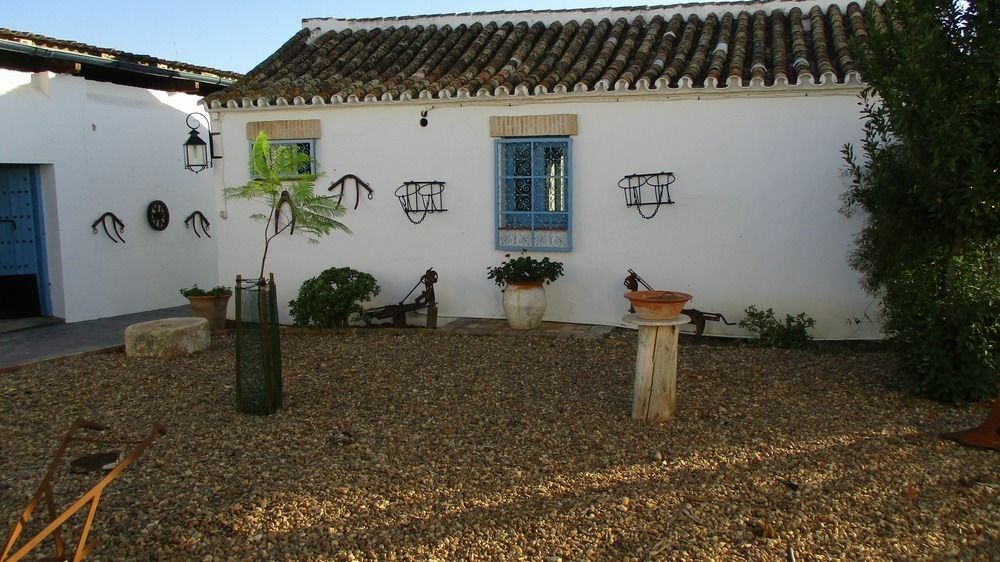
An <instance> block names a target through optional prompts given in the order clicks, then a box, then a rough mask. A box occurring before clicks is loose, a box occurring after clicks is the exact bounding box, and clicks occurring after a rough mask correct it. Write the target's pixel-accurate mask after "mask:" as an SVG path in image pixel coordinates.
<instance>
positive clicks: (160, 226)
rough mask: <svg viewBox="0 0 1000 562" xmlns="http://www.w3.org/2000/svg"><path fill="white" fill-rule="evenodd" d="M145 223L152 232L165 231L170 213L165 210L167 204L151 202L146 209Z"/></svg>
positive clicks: (158, 201) (157, 201)
mask: <svg viewBox="0 0 1000 562" xmlns="http://www.w3.org/2000/svg"><path fill="white" fill-rule="evenodd" d="M146 222H148V223H149V226H150V228H152V229H153V230H156V231H158V232H161V231H164V230H166V229H167V225H168V224H170V211H169V210H168V209H167V204H166V203H164V202H163V201H160V200H159V199H157V200H156V201H153V202H151V203H150V204H149V206H148V207H146Z"/></svg>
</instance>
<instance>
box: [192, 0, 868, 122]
mask: <svg viewBox="0 0 1000 562" xmlns="http://www.w3.org/2000/svg"><path fill="white" fill-rule="evenodd" d="M842 6H843V5H842V4H840V5H838V4H829V5H823V4H817V3H816V2H815V1H812V2H806V1H801V2H795V1H775V2H768V1H764V2H755V3H751V2H743V3H740V2H734V3H732V4H717V5H712V6H709V7H708V8H705V9H701V10H700V11H698V10H696V9H694V8H693V7H692V5H680V6H666V7H653V8H620V9H619V8H608V9H587V10H575V11H562V10H560V11H551V12H529V13H524V12H520V13H518V12H494V13H473V14H452V15H440V16H420V17H417V16H414V17H400V18H387V19H381V20H306V21H305V22H304V23H305V26H306V27H305V28H304V29H303V30H302V31H300V32H299V33H297V34H296V35H295V36H293V37H292V38H291V39H289V40H288V42H286V43H285V44H284V45H283V46H282V47H281V48H280V49H279V50H278V51H277V52H275V53H274V54H273V55H271V56H270V57H268V59H267V60H265V61H264V62H262V63H261V64H260V65H258V66H257V67H256V68H254V69H253V70H252V71H251V72H250V73H249V74H248V75H247V76H246V77H245V78H244V79H243V80H242V81H241V82H239V83H237V84H235V85H233V86H231V87H229V88H227V89H226V90H223V91H221V92H218V93H215V94H212V95H210V96H208V97H207V98H206V101H207V102H209V103H210V104H211V105H212V106H213V107H224V106H228V107H239V106H240V105H241V104H242V105H246V104H248V103H249V104H257V105H259V104H264V105H268V104H284V103H293V104H303V103H305V104H311V103H317V104H325V103H344V102H352V103H353V102H366V101H367V102H373V101H385V102H388V101H398V100H407V99H421V98H424V99H441V98H455V97H459V98H476V97H481V98H487V97H494V96H503V95H521V96H542V95H547V94H552V93H557V94H567V93H569V94H577V93H579V94H595V93H600V92H605V91H608V92H614V93H615V94H616V95H617V94H621V93H623V92H629V91H636V90H638V91H650V90H652V91H672V90H675V89H685V88H696V89H698V88H700V89H706V90H722V89H725V88H771V87H775V86H777V87H782V88H787V87H822V86H829V85H831V84H844V83H846V82H851V83H852V84H856V83H858V81H859V77H858V76H857V70H856V64H855V62H854V60H853V59H852V57H851V53H850V41H852V40H857V41H861V42H863V41H864V40H865V39H866V37H867V31H866V23H865V14H866V9H870V10H874V11H875V16H876V18H878V19H879V20H880V21H881V22H883V23H882V25H884V17H883V16H882V13H881V8H879V7H878V6H876V5H874V4H873V5H872V6H871V7H870V8H862V7H861V6H860V5H858V4H857V3H855V2H851V3H850V4H848V5H847V6H846V7H843V8H842ZM702 8H704V7H702ZM609 14H610V15H611V16H612V17H604V16H606V15H609ZM562 16H565V17H562ZM626 16H627V17H626Z"/></svg>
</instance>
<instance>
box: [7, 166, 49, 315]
mask: <svg viewBox="0 0 1000 562" xmlns="http://www.w3.org/2000/svg"><path fill="white" fill-rule="evenodd" d="M39 202H40V199H39V193H38V182H37V175H36V173H35V168H34V167H33V166H23V165H0V291H2V294H3V295H4V299H3V301H4V303H3V305H2V306H0V317H5V318H19V317H27V316H39V315H49V314H51V311H50V310H49V306H48V283H47V279H46V275H45V259H44V256H45V249H44V237H43V233H42V225H43V224H44V223H43V222H42V220H41V211H40V205H39Z"/></svg>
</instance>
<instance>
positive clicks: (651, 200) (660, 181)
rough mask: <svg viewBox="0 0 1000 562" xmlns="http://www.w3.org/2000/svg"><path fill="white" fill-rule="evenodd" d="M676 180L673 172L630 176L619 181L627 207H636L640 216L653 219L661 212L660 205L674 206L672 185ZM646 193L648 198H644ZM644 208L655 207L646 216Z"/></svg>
mask: <svg viewBox="0 0 1000 562" xmlns="http://www.w3.org/2000/svg"><path fill="white" fill-rule="evenodd" d="M676 179H677V178H675V177H674V173H673V172H656V173H652V174H630V175H627V176H625V177H623V178H622V179H620V180H618V187H620V188H621V189H622V190H623V191H624V192H625V206H626V207H635V209H636V210H637V211H639V216H641V217H642V218H644V219H651V218H653V217H654V216H656V213H657V212H658V211H659V210H660V205H673V204H674V202H673V200H671V199H670V185H671V184H673V183H674V181H676ZM644 187H645V188H646V189H645V190H644V189H643V188H644ZM644 192H645V194H646V197H643V193H644ZM650 192H651V193H650ZM664 195H666V199H664ZM643 207H653V212H652V213H649V214H646V213H645V212H644V211H643V210H642V208H643Z"/></svg>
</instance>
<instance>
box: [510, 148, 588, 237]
mask: <svg viewBox="0 0 1000 562" xmlns="http://www.w3.org/2000/svg"><path fill="white" fill-rule="evenodd" d="M496 164H497V166H496V168H497V169H496V210H497V215H496V216H497V222H496V226H497V229H496V231H497V238H496V247H497V249H500V250H520V249H523V248H527V249H531V250H551V251H564V252H568V251H569V250H571V249H572V247H573V244H572V241H573V239H572V236H571V234H572V229H571V228H570V222H571V221H570V212H571V207H570V200H571V197H570V194H571V191H572V174H571V170H572V167H571V158H570V139H568V138H564V137H556V138H517V139H498V140H497V141H496Z"/></svg>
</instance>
